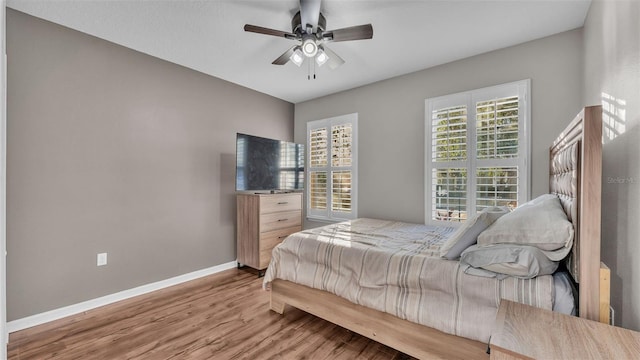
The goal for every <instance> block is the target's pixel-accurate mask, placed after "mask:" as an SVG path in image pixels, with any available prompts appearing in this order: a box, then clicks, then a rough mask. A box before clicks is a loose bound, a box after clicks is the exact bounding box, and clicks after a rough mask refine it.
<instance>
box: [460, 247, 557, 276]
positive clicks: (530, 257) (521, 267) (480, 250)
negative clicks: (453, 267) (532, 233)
mask: <svg viewBox="0 0 640 360" xmlns="http://www.w3.org/2000/svg"><path fill="white" fill-rule="evenodd" d="M460 265H461V266H462V268H463V269H464V270H465V273H468V274H472V275H480V276H488V274H484V275H483V274H480V273H477V272H474V271H473V270H472V269H470V268H469V266H471V267H473V268H481V269H484V270H488V271H490V272H491V273H494V275H493V276H489V277H496V276H497V277H501V276H500V274H504V275H508V276H515V277H519V278H522V279H531V278H534V277H536V276H539V275H550V274H553V272H554V271H556V269H557V268H558V262H556V261H551V260H549V259H548V258H547V256H546V255H545V254H544V253H543V252H542V250H540V249H538V248H536V247H533V246H526V245H514V244H498V245H491V246H478V245H474V246H471V247H469V248H468V249H467V250H465V251H464V252H463V253H462V256H461V257H460ZM491 273H489V274H491Z"/></svg>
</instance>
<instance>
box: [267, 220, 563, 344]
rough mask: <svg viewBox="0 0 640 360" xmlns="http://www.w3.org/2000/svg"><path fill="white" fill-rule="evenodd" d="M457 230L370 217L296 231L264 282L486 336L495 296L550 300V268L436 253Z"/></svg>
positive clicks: (547, 305) (542, 303)
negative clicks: (526, 270)
mask: <svg viewBox="0 0 640 360" xmlns="http://www.w3.org/2000/svg"><path fill="white" fill-rule="evenodd" d="M454 231H455V228H450V227H436V226H427V225H417V224H408V223H402V222H394V221H384V220H374V219H357V220H353V221H347V222H343V223H338V224H332V225H327V226H323V227H320V228H316V229H311V230H305V231H301V232H298V233H295V234H293V235H291V236H289V237H288V238H287V239H285V240H284V241H283V242H282V243H281V244H280V245H278V246H277V247H276V248H274V250H273V255H272V259H271V263H270V264H269V268H268V269H267V272H266V275H265V278H264V285H265V288H267V287H268V285H269V283H270V282H271V281H273V280H274V279H283V280H288V281H292V282H295V283H298V284H302V285H306V286H308V287H312V288H316V289H320V290H324V291H329V292H331V293H333V294H336V295H338V296H341V297H343V298H346V299H347V300H349V301H351V302H354V303H356V304H360V305H363V306H367V307H370V308H373V309H376V310H380V311H384V312H387V313H389V314H392V315H395V316H397V317H399V318H402V319H406V320H409V321H412V322H416V323H419V324H422V325H426V326H429V327H432V328H436V329H438V330H441V331H443V332H446V333H449V334H454V335H458V336H463V337H466V338H470V339H474V340H479V341H482V342H488V341H489V336H490V334H491V327H492V325H493V323H494V320H495V316H496V312H497V309H498V305H499V301H500V298H505V299H508V300H513V301H517V302H521V303H524V304H529V305H532V306H536V307H541V308H544V309H549V310H550V309H551V308H552V304H553V277H552V276H540V277H537V278H534V279H531V280H522V279H517V278H512V277H508V278H506V279H504V280H496V279H493V278H485V277H476V276H472V275H467V274H465V273H464V272H463V271H462V270H461V269H460V265H459V263H458V262H457V261H450V260H445V259H442V258H440V256H439V248H440V244H441V243H442V242H443V241H444V240H445V239H446V238H447V237H448V236H451V235H452V234H453V232H454Z"/></svg>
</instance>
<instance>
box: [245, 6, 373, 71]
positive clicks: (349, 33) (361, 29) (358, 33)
mask: <svg viewBox="0 0 640 360" xmlns="http://www.w3.org/2000/svg"><path fill="white" fill-rule="evenodd" d="M320 3H321V0H300V11H298V12H297V13H296V14H295V15H294V16H293V19H292V20H291V32H286V31H280V30H274V29H269V28H265V27H262V26H256V25H249V24H246V25H245V26H244V31H248V32H254V33H258V34H264V35H271V36H277V37H283V38H285V39H289V40H294V41H296V42H297V44H296V45H293V46H292V47H291V48H289V50H287V51H285V52H284V54H282V55H280V57H278V58H277V59H275V60H274V61H273V63H272V64H274V65H284V64H286V63H288V62H289V61H291V62H293V63H294V64H296V65H297V66H300V65H302V63H303V62H304V60H305V58H309V59H312V58H313V59H314V60H315V62H316V63H317V64H318V66H322V65H324V64H325V63H326V64H327V65H328V66H329V68H331V69H332V70H333V69H335V68H337V67H338V66H340V65H342V64H344V60H343V59H342V58H341V57H340V56H338V54H336V53H335V52H333V51H331V49H329V48H328V47H327V45H326V44H327V43H329V42H337V41H350V40H363V39H371V38H373V27H372V26H371V24H366V25H358V26H351V27H347V28H342V29H337V30H329V31H327V30H326V24H327V19H325V17H324V15H322V13H321V12H320ZM314 78H315V75H314Z"/></svg>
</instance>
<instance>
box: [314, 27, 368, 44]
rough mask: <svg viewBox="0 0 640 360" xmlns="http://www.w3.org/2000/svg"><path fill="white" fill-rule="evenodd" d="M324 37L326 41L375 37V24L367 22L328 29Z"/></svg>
mask: <svg viewBox="0 0 640 360" xmlns="http://www.w3.org/2000/svg"><path fill="white" fill-rule="evenodd" d="M322 38H323V39H324V40H326V41H350V40H364V39H371V38H373V26H371V24H367V25H358V26H351V27H347V28H342V29H336V30H331V31H326V32H324V33H323V34H322Z"/></svg>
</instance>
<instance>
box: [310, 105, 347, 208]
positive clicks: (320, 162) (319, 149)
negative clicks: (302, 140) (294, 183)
mask: <svg viewBox="0 0 640 360" xmlns="http://www.w3.org/2000/svg"><path fill="white" fill-rule="evenodd" d="M357 126H358V114H350V115H344V116H338V117H335V118H331V119H325V120H317V121H311V122H308V123H307V149H308V150H307V154H308V156H307V158H308V159H309V160H308V161H309V162H308V165H307V168H308V176H307V179H308V180H307V216H308V217H309V218H315V219H320V220H345V219H355V218H356V214H357V211H356V210H357V206H356V205H357V191H356V186H357V179H358V177H357V165H356V164H357V159H358V156H357V149H358V146H357V138H358V136H357Z"/></svg>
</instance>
